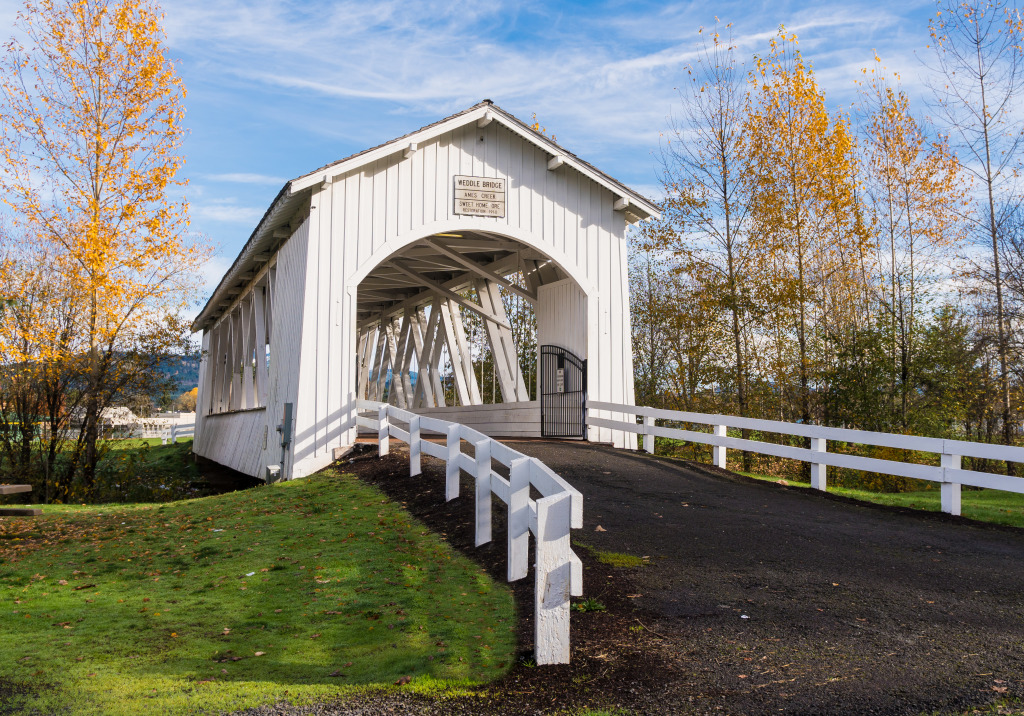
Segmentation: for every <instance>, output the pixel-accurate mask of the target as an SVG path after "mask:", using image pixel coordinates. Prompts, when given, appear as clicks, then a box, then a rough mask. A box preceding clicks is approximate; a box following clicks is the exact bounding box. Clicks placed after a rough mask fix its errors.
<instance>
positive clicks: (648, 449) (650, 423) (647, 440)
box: [644, 415, 654, 455]
mask: <svg viewBox="0 0 1024 716" xmlns="http://www.w3.org/2000/svg"><path fill="white" fill-rule="evenodd" d="M653 427H654V418H653V417H651V416H650V415H645V416H644V452H645V453H647V454H649V455H653V454H654V436H653V435H651V428H653Z"/></svg>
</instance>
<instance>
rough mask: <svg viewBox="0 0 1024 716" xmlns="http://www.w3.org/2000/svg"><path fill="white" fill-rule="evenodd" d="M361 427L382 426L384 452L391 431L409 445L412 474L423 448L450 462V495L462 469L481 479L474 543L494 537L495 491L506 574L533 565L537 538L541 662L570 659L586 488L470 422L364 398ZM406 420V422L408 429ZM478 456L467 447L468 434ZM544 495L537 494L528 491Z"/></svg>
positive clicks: (516, 575) (519, 573)
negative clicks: (572, 538) (575, 534)
mask: <svg viewBox="0 0 1024 716" xmlns="http://www.w3.org/2000/svg"><path fill="white" fill-rule="evenodd" d="M357 407H358V409H359V410H360V411H375V412H376V417H368V416H363V415H360V416H359V417H358V419H357V420H358V424H359V425H360V426H361V427H366V428H370V429H375V430H376V431H377V445H378V449H379V452H380V454H381V455H386V454H387V453H388V444H389V439H390V438H397V439H399V440H401V441H402V442H404V443H407V444H408V445H409V474H410V475H419V474H420V472H421V470H420V458H421V456H422V455H423V454H427V455H430V456H432V457H436V458H438V459H440V460H443V461H444V462H445V499H446V500H448V501H450V500H454V499H455V498H456V497H458V496H459V471H460V470H465V471H466V472H468V473H469V474H471V475H474V476H475V478H476V489H475V494H474V501H475V504H476V546H478V547H479V546H480V545H482V544H486V543H487V542H490V541H491V495H492V494H493V495H497V496H498V498H499V499H500V500H501V501H502V502H504V503H505V505H506V506H507V508H508V581H510V582H513V581H515V580H517V579H522V578H523V577H525V576H526V574H527V572H528V571H529V563H528V559H529V557H528V555H529V539H530V535H531V534H532V535H533V537H534V552H535V557H536V559H535V567H536V569H535V571H534V574H535V582H534V624H535V626H534V652H535V657H536V662H537V663H538V664H567V663H569V597H570V595H572V596H580V595H581V594H583V564H582V562H580V560H579V557H577V556H576V555H575V554H574V553H573V551H572V549H571V547H570V543H569V530H570V529H571V528H574V529H579V528H582V527H583V495H581V494H580V492H579V491H578V490H576V489H575V488H573V487H572V486H571V485H570V484H569V483H567V482H566V481H565V480H563V479H562V478H561V477H559V476H558V475H556V474H555V473H554V472H552V471H551V470H550V469H549V468H548V467H547V466H546V465H544V463H542V462H540V461H539V460H537V459H536V458H532V457H528V456H526V455H523V454H522V453H520V452H517V451H515V450H513V449H512V448H510V447H508V446H507V445H504V444H502V443H500V442H498V441H496V440H493V439H491V438H489V437H487V436H486V435H484V434H483V433H480V432H478V431H476V430H473V429H472V428H469V427H466V426H465V425H460V424H459V423H450V422H448V421H446V420H440V419H438V418H431V417H427V416H425V415H423V416H421V415H416V414H415V413H411V412H409V411H407V410H401V409H399V408H397V407H395V406H394V405H388V404H386V403H379V402H375V401H369V400H360V401H358V405H357ZM400 424H404V425H405V426H406V427H405V428H402V427H401V426H400ZM424 433H434V434H437V435H444V436H445V443H444V444H440V443H433V442H430V441H428V440H425V439H423V434H424ZM463 440H465V441H467V442H469V443H470V444H471V445H472V446H473V455H472V456H470V455H467V454H465V453H463V452H462V441H463ZM492 460H495V461H497V462H498V463H500V464H502V465H505V466H506V467H508V468H509V479H508V480H506V479H505V478H503V477H502V476H501V475H499V474H498V473H496V472H495V471H494V470H493V469H492V462H491V461H492ZM531 488H532V489H534V490H536V491H537V492H538V493H539V494H540V495H541V497H540V498H539V499H536V500H535V499H533V498H532V497H531V496H530V490H531Z"/></svg>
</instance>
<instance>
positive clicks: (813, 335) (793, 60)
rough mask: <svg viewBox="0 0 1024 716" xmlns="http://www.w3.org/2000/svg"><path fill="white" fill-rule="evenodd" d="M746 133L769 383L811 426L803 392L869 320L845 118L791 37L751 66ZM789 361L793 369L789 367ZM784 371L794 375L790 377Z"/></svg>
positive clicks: (863, 244)
mask: <svg viewBox="0 0 1024 716" xmlns="http://www.w3.org/2000/svg"><path fill="white" fill-rule="evenodd" d="M749 82H750V93H749V97H748V102H749V108H748V111H747V113H746V119H745V122H746V126H745V127H744V131H743V137H744V146H743V150H744V155H745V157H746V168H745V170H744V171H745V177H744V181H745V182H746V184H747V186H749V187H750V189H749V192H750V198H749V202H750V208H749V210H750V228H749V234H750V241H751V244H752V246H753V247H754V251H755V253H756V255H757V256H758V266H759V267H760V269H761V270H762V271H763V272H764V274H765V275H764V277H763V279H762V281H761V284H762V285H763V286H765V287H767V289H766V291H765V295H766V297H767V302H768V304H769V305H768V306H767V307H766V309H767V310H769V311H770V312H771V313H772V314H773V321H772V322H773V323H774V324H775V326H776V327H786V329H787V330H786V333H785V334H777V335H776V336H775V339H776V340H785V339H786V336H787V335H788V336H792V339H793V340H794V341H795V345H794V346H793V348H792V350H790V349H789V348H787V347H785V346H781V345H779V346H776V347H775V349H774V350H769V351H768V352H769V353H775V354H776V355H777V356H778V360H777V361H776V370H777V371H778V372H777V373H776V375H774V376H773V380H774V381H775V383H776V385H778V386H779V388H780V389H783V390H787V391H788V392H789V393H790V394H791V395H790V396H789V397H790V398H791V399H792V402H793V403H795V404H796V405H797V406H798V414H797V415H795V416H793V417H797V418H799V419H800V420H803V421H810V420H811V419H812V402H813V401H812V391H811V385H812V383H813V382H815V381H816V379H817V377H818V376H819V375H820V374H821V373H822V372H823V370H822V364H823V363H826V362H827V361H829V360H830V355H831V351H830V349H829V344H830V343H834V342H835V341H837V340H842V338H843V332H844V331H846V330H848V329H849V328H850V327H851V326H852V327H856V326H857V324H858V323H859V322H862V321H863V320H864V318H865V316H866V315H867V314H868V313H869V310H870V309H869V292H868V291H867V290H866V287H865V282H866V281H867V280H868V276H869V272H868V271H867V267H866V265H865V262H866V261H867V260H868V259H869V255H870V251H868V245H867V239H866V237H867V231H866V228H865V226H864V224H863V220H862V216H861V211H860V207H859V204H858V201H857V195H856V188H857V184H856V173H857V172H856V158H855V154H854V150H855V143H854V138H853V135H852V133H851V131H850V126H849V119H848V117H846V116H845V115H843V114H835V115H831V114H830V113H829V112H828V110H827V109H826V106H825V96H824V93H823V92H822V91H821V90H820V89H819V88H818V85H817V83H816V81H815V78H814V73H813V71H812V69H811V68H810V67H809V66H807V65H806V64H805V63H804V61H803V58H802V57H801V54H800V50H799V49H798V47H797V38H796V35H793V34H791V33H787V32H786V30H785V28H780V30H779V33H778V34H777V35H776V37H774V38H773V39H772V40H771V43H770V50H769V52H768V53H767V54H766V55H765V56H763V57H760V56H758V57H755V58H754V67H753V69H752V70H751V72H750V75H749ZM790 353H792V354H793V358H794V359H795V360H793V361H790V360H789V359H788V357H787V356H788V355H789V354H790ZM787 366H795V368H796V375H795V376H793V375H791V374H790V373H789V370H790V369H789V368H788V367H787Z"/></svg>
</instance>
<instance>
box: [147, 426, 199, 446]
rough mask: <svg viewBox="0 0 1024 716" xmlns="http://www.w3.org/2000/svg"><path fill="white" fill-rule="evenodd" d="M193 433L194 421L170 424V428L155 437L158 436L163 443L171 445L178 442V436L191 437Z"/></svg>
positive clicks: (194, 431)
mask: <svg viewBox="0 0 1024 716" xmlns="http://www.w3.org/2000/svg"><path fill="white" fill-rule="evenodd" d="M195 434H196V424H195V423H181V424H175V425H172V426H171V427H170V428H168V429H167V430H164V431H163V432H162V433H161V434H160V435H158V436H156V437H159V438H160V439H161V440H162V441H163V444H164V445H167V444H168V443H170V444H171V445H173V444H174V443H176V442H178V438H191V437H195Z"/></svg>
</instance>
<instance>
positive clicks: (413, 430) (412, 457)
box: [409, 415, 423, 477]
mask: <svg viewBox="0 0 1024 716" xmlns="http://www.w3.org/2000/svg"><path fill="white" fill-rule="evenodd" d="M421 452H422V449H421V448H420V416H419V415H413V416H412V417H411V418H409V477H415V476H416V475H419V474H420V473H421V472H423V470H422V467H421V465H420V453H421Z"/></svg>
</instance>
